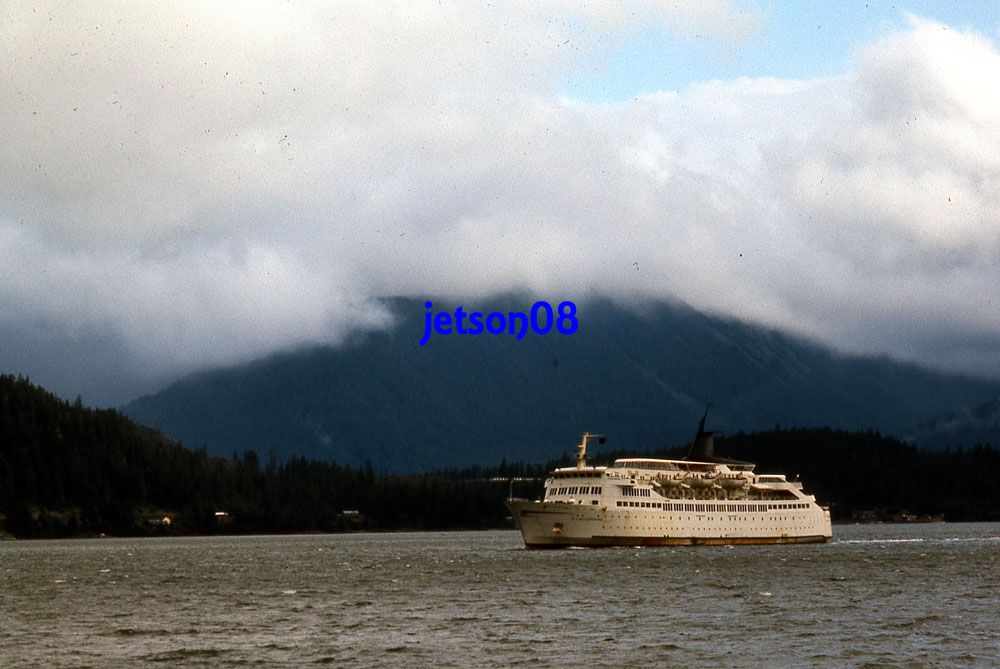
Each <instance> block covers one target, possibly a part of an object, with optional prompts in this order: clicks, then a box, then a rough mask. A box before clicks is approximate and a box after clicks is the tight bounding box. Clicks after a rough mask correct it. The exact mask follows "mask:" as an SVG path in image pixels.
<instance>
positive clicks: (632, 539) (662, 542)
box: [507, 499, 831, 549]
mask: <svg viewBox="0 0 1000 669" xmlns="http://www.w3.org/2000/svg"><path fill="white" fill-rule="evenodd" d="M507 507H508V508H509V509H510V512H511V515H512V516H513V518H514V521H515V523H516V524H517V526H518V529H520V530H521V535H522V537H523V539H524V545H525V547H526V548H529V549H556V548H575V547H582V548H610V547H616V546H626V547H627V546H635V547H638V546H727V545H730V546H731V545H763V544H819V543H826V542H827V541H829V539H830V534H831V533H830V532H829V530H828V529H826V530H825V531H824V529H823V527H822V525H820V527H816V528H815V530H814V531H812V532H810V531H806V532H803V533H789V532H781V533H774V534H771V533H768V532H766V531H765V532H763V533H743V532H740V531H739V530H737V529H736V528H731V529H730V531H726V532H717V533H704V532H703V533H701V535H700V536H699V535H698V534H696V533H694V532H690V531H686V530H687V528H685V527H684V523H678V524H668V523H664V524H662V526H659V527H656V528H655V529H652V528H650V529H651V530H652V531H647V532H646V533H640V532H635V530H632V531H629V532H628V533H627V534H616V533H614V532H613V531H611V532H609V531H608V530H612V527H609V525H611V526H613V525H615V523H614V522H613V518H609V514H608V511H607V509H597V508H593V507H590V508H588V507H579V506H576V505H567V504H551V503H546V502H532V501H527V500H514V499H511V500H508V501H507ZM581 516H583V517H582V518H581ZM827 518H828V516H827ZM825 520H826V522H825V525H826V526H827V528H828V527H829V520H828V519H825Z"/></svg>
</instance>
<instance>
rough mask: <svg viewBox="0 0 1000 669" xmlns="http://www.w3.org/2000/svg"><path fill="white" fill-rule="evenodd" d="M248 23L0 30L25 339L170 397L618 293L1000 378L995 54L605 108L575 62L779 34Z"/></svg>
mask: <svg viewBox="0 0 1000 669" xmlns="http://www.w3.org/2000/svg"><path fill="white" fill-rule="evenodd" d="M237 7H238V9H228V10H227V9H225V8H220V7H219V6H216V5H203V4H190V5H182V4H171V5H166V6H161V7H158V8H153V7H151V6H144V7H143V9H142V11H141V13H140V12H138V11H137V10H136V9H135V8H134V6H133V5H126V4H123V5H119V6H117V7H111V6H110V5H106V4H100V5H95V6H84V7H83V8H82V9H81V8H76V9H63V8H56V9H51V10H48V9H41V8H38V9H36V11H35V12H29V11H27V10H24V11H14V10H8V11H7V14H6V15H5V16H4V17H3V18H2V20H0V25H2V28H0V29H2V31H3V34H2V37H3V39H2V41H0V44H3V47H2V48H0V71H2V72H3V75H4V82H5V83H4V84H3V86H4V89H3V91H4V92H3V97H4V104H2V105H0V124H2V126H3V127H4V128H5V129H6V132H5V135H6V136H7V137H8V141H7V142H6V143H5V146H4V147H3V148H2V149H0V184H2V195H0V280H2V282H0V305H4V306H5V307H7V309H6V312H7V313H10V314H15V315H14V316H12V318H26V317H27V318H30V319H33V321H35V322H39V323H47V324H50V325H51V326H52V327H58V328H62V329H65V330H66V331H72V330H74V329H77V330H80V331H81V332H86V333H92V332H93V331H95V330H106V331H108V332H109V338H108V339H109V341H114V342H115V346H120V347H121V348H122V349H123V350H124V351H125V352H126V353H125V354H126V355H128V356H129V357H130V359H131V360H132V361H133V362H134V364H136V365H138V366H139V367H141V368H143V369H152V370H154V371H155V372H156V373H157V374H159V375H163V374H169V373H174V372H179V371H187V370H191V369H195V368H198V367H200V366H204V365H210V364H220V363H229V362H236V361H241V360H247V359H250V358H253V357H256V356H260V355H264V354H267V353H269V352H271V351H274V350H279V349H282V348H287V347H289V346H295V345H300V344H305V343H310V342H335V341H337V340H338V339H339V338H340V337H342V336H343V334H344V333H346V332H348V331H349V330H350V329H351V328H354V327H378V326H379V325H381V324H384V323H385V314H384V313H382V312H381V311H380V309H379V308H378V307H377V305H374V304H373V303H372V302H371V301H370V298H373V297H378V296H381V295H390V294H413V295H415V296H425V295H436V294H448V295H453V296H464V297H467V298H469V299H475V298H476V297H481V296H484V295H487V294H490V293H494V292H497V291H504V290H518V289H525V288H527V289H530V290H536V291H539V292H542V293H545V294H547V295H550V296H551V298H552V299H561V297H562V295H563V294H569V293H572V294H579V293H581V292H586V291H597V292H604V293H608V294H612V295H621V296H625V297H630V296H635V295H644V296H663V297H667V296H676V297H679V298H681V299H684V300H686V301H688V302H689V303H691V304H693V305H694V306H696V307H699V308H703V309H709V310H712V311H717V312H722V313H730V314H735V315H738V316H740V317H744V318H749V319H752V320H756V321H761V322H765V323H769V324H772V325H777V326H780V327H786V328H791V329H793V330H796V331H799V332H803V333H807V334H810V335H812V336H814V337H816V338H818V339H820V340H822V341H825V342H827V343H831V344H834V345H836V346H839V347H842V348H847V349H850V350H865V351H887V352H890V353H895V354H898V355H904V356H909V357H913V358H916V359H921V360H924V361H926V362H929V363H934V364H945V365H951V366H954V367H958V368H962V369H969V370H974V371H983V370H984V369H985V370H987V371H989V372H991V373H1000V368H998V367H997V364H996V363H992V364H993V366H992V367H986V366H984V362H983V360H982V358H983V355H982V351H983V350H989V351H991V352H992V351H994V350H995V345H996V343H997V338H996V332H997V330H998V325H1000V311H998V307H997V306H995V305H993V303H992V301H991V296H990V295H989V287H990V286H996V285H1000V276H998V269H997V268H998V267H1000V263H998V262H997V260H998V255H1000V235H998V234H997V232H998V223H997V220H996V218H995V215H994V212H996V211H1000V207H998V206H997V205H998V204H1000V203H998V201H997V200H998V197H1000V187H998V186H997V184H998V183H1000V180H998V179H997V177H998V176H1000V175H998V171H1000V162H998V161H1000V158H998V156H1000V146H998V142H1000V93H997V91H996V87H995V85H994V84H995V82H996V81H997V80H998V79H1000V77H998V75H1000V55H998V52H997V49H996V46H995V45H994V44H993V43H992V42H990V41H989V40H987V39H986V38H984V37H982V36H978V35H975V34H971V33H963V32H958V31H955V30H952V29H950V28H948V27H946V26H942V25H940V24H936V23H933V22H930V21H926V20H923V19H920V18H916V17H911V18H910V19H909V25H908V27H907V28H905V29H903V30H901V31H899V32H898V33H895V34H892V35H889V36H887V37H885V38H883V39H881V40H879V41H878V42H875V43H872V44H869V45H868V46H867V47H865V48H864V49H863V50H862V51H861V52H860V53H859V54H858V57H857V60H856V63H855V66H854V67H853V69H852V70H851V71H849V72H847V73H845V74H844V75H843V76H840V77H834V78H829V79H822V80H814V81H783V80H775V79H738V80H734V81H712V82H705V83H703V84H698V85H695V86H691V87H689V88H687V89H685V90H683V91H680V92H671V93H660V94H653V95H648V96H643V97H641V98H639V99H636V100H633V101H629V102H626V103H621V104H604V105H595V104H586V103H582V102H579V101H574V100H571V99H566V98H565V97H563V96H562V95H561V94H560V92H559V91H557V90H554V89H553V88H552V82H553V81H555V80H557V77H554V76H553V73H554V72H557V71H565V70H566V69H567V68H572V67H573V66H574V63H575V62H576V60H575V59H576V58H577V57H578V54H579V53H580V52H581V51H586V50H587V49H589V48H596V46H597V45H598V44H599V43H600V42H601V41H602V40H605V39H623V36H624V35H626V34H627V32H628V31H629V30H631V29H634V28H635V27H637V26H642V25H647V24H649V23H650V22H652V23H656V24H659V25H661V26H663V27H664V28H665V29H669V30H676V31H687V32H692V31H693V32H697V31H701V32H709V33H713V34H716V35H718V36H721V37H723V38H726V39H735V40H744V39H747V37H748V36H749V35H751V34H752V33H753V31H754V30H755V29H756V27H757V25H758V23H759V17H757V16H756V15H753V14H747V13H745V12H741V11H740V10H739V9H738V8H736V7H734V6H733V5H731V4H730V3H724V2H719V3H715V4H713V5H711V7H710V9H705V8H706V7H708V5H705V4H704V3H681V4H679V5H678V4H676V3H652V2H650V3H643V4H638V5H629V7H630V10H629V11H628V12H626V11H624V10H622V9H621V7H624V5H620V4H619V3H587V4H579V5H577V4H575V3H557V4H553V5H547V6H546V7H545V8H544V10H539V9H538V8H537V5H536V4H535V3H513V4H511V3H501V5H500V7H497V8H494V7H492V6H488V7H483V6H481V5H480V4H475V3H472V4H461V3H447V2H446V3H440V4H439V3H428V4H413V3H402V4H401V5H388V4H382V3H375V4H370V3H358V4H350V3H336V4H333V5H326V4H321V5H302V4H293V3H288V4H281V5H278V4H255V5H245V4H241V5H239V6H237ZM569 47H572V49H571V48H569ZM635 263H638V269H636V265H635ZM88 336H89V335H88ZM962 342H964V343H962ZM0 364H3V365H4V366H7V367H10V368H14V369H16V368H17V364H18V361H17V360H0Z"/></svg>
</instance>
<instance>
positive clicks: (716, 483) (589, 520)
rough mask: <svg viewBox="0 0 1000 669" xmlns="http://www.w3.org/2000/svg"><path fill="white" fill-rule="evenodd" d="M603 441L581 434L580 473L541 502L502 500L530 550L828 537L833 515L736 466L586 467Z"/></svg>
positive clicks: (782, 482)
mask: <svg viewBox="0 0 1000 669" xmlns="http://www.w3.org/2000/svg"><path fill="white" fill-rule="evenodd" d="M706 413H707V412H706ZM704 424H705V419H704V417H703V418H702V419H701V424H700V425H699V426H698V436H697V437H696V438H695V442H696V443H703V444H704V443H707V444H708V446H707V447H706V448H705V449H704V450H705V451H707V455H708V456H709V457H710V456H711V436H712V433H710V432H705V431H704ZM599 437H600V435H592V434H590V433H589V432H587V433H585V434H584V435H583V440H582V441H581V442H580V444H579V446H577V453H576V466H575V467H560V468H558V469H555V470H554V471H553V472H552V473H551V474H550V475H549V478H548V479H546V481H545V493H544V496H543V498H542V499H540V500H537V501H534V502H532V501H529V500H524V499H514V498H511V499H508V500H507V507H508V508H509V509H510V512H511V515H512V516H513V517H514V521H515V522H516V523H517V526H518V527H519V528H520V529H521V534H522V536H523V537H524V544H525V546H527V547H528V548H561V547H567V546H674V545H693V544H805V543H821V542H824V541H826V540H828V539H829V538H830V537H831V536H832V534H833V533H832V531H831V527H830V512H829V510H828V509H826V508H824V507H822V506H820V505H819V504H817V503H816V498H815V497H813V496H812V495H806V494H805V493H804V492H803V490H802V484H801V483H799V482H798V481H797V480H796V481H789V480H787V479H786V478H785V477H784V476H783V475H780V474H756V473H754V471H753V470H754V465H753V464H752V463H749V462H739V461H736V460H715V461H711V462H704V461H698V460H688V459H684V460H660V459H654V458H619V459H617V460H615V462H614V464H612V465H610V466H607V467H588V466H587V462H586V453H587V442H588V441H589V440H591V439H595V438H599Z"/></svg>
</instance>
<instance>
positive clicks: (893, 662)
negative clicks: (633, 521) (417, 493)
mask: <svg viewBox="0 0 1000 669" xmlns="http://www.w3.org/2000/svg"><path fill="white" fill-rule="evenodd" d="M834 532H835V535H836V537H835V539H834V541H833V542H832V543H829V544H822V545H811V546H737V547H678V548H644V549H634V548H618V549H598V550H565V551H553V552H549V551H526V550H524V549H523V548H522V543H521V538H520V535H519V534H518V533H515V532H481V533H434V534H416V533H415V534H356V535H319V536H294V537H225V538H183V539H95V540H71V541H38V542H26V541H25V542H8V543H0V665H3V666H18V665H32V666H47V667H80V666H95V667H103V666H135V665H147V664H159V665H160V666H199V665H200V666H247V665H252V664H258V665H264V666H276V665H277V666H281V665H284V666H303V665H309V664H330V665H333V666H385V665H386V664H389V663H390V662H391V663H393V664H400V665H403V666H442V667H468V666H480V667H491V666H492V667H509V666H513V665H516V664H521V663H527V664H528V665H530V666H574V667H592V666H608V667H612V666H613V667H621V666H676V665H689V666H748V665H749V666H817V665H818V666H864V665H868V666H899V665H905V666H970V665H971V666H995V665H996V663H997V662H998V658H1000V633H998V631H997V627H998V618H1000V609H998V605H1000V571H998V570H997V568H996V565H997V563H998V561H1000V524H954V525H953V524H948V525H945V524H936V525H868V526H846V527H845V526H839V527H836V528H835V529H834Z"/></svg>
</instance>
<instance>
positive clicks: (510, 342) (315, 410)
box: [124, 296, 1000, 472]
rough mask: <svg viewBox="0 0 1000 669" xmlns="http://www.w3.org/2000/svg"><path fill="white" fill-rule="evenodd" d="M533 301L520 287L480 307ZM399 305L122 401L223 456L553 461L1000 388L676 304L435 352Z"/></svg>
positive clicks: (449, 341) (945, 406) (594, 312)
mask: <svg viewBox="0 0 1000 669" xmlns="http://www.w3.org/2000/svg"><path fill="white" fill-rule="evenodd" d="M531 303H532V300H530V299H527V298H522V297H517V296H512V297H507V298H504V299H499V300H494V301H491V303H489V304H477V305H475V308H476V309H477V310H479V309H482V310H483V311H492V310H497V311H504V312H506V311H509V310H511V309H513V310H517V311H525V310H527V309H528V308H530V305H531ZM389 304H390V306H391V307H392V309H393V310H394V312H395V313H396V314H397V315H398V319H397V322H396V325H395V326H394V327H392V328H390V329H388V330H385V331H379V332H371V333H367V334H364V335H358V336H356V337H355V338H353V339H351V340H350V341H348V342H346V343H345V344H344V345H342V346H340V347H337V348H329V347H326V348H314V349H311V350H303V351H298V352H293V353H284V354H280V355H274V356H272V357H269V358H267V359H262V360H258V361H255V362H252V363H250V364H247V365H243V366H238V367H232V368H227V369H216V370H211V371H206V372H202V373H199V374H196V375H193V376H190V377H187V378H184V379H182V380H180V381H178V382H176V383H173V384H172V385H170V386H168V387H167V388H165V389H163V390H162V391H160V392H158V393H155V394H153V395H149V396H146V397H142V398H140V399H138V400H135V401H134V402H132V403H130V404H129V405H127V406H126V407H124V411H125V412H126V413H127V414H128V415H129V416H131V417H133V418H134V419H135V420H137V421H139V422H140V423H143V424H146V425H149V426H151V427H154V428H156V429H158V430H161V431H163V432H165V433H166V434H169V435H171V436H172V437H175V438H177V439H180V440H182V441H183V442H184V443H186V444H188V445H190V446H202V445H203V446H205V447H206V448H207V450H208V451H209V452H210V453H213V454H225V455H228V454H232V453H234V452H240V453H242V452H243V451H245V450H248V449H252V450H255V451H257V452H258V453H260V454H261V455H264V456H267V455H268V454H273V455H274V456H276V457H277V458H278V459H279V460H284V459H287V458H289V457H293V456H304V457H309V458H315V459H321V460H332V461H336V462H338V463H341V464H347V465H353V466H359V465H363V464H365V463H369V462H370V463H371V464H372V465H373V466H374V467H375V468H376V469H377V470H384V471H398V472H408V471H421V470H429V469H437V468H442V467H460V466H466V465H471V464H476V463H488V462H496V461H499V460H500V459H501V458H507V459H509V460H519V461H529V462H537V461H541V460H544V459H546V458H548V457H552V456H558V455H559V454H561V453H564V452H566V451H568V450H571V449H572V447H573V445H574V444H575V443H576V441H577V440H578V439H579V435H580V433H581V432H582V431H583V430H585V429H590V430H593V431H598V430H599V431H601V432H603V433H605V434H607V435H608V436H609V437H610V445H613V446H614V447H616V448H632V449H637V450H650V449H655V448H662V447H664V446H670V445H675V444H680V443H683V442H684V441H686V440H687V439H688V438H689V437H690V436H691V434H692V432H693V431H694V427H695V425H696V422H697V420H698V418H700V416H701V413H702V411H703V410H704V408H705V406H706V404H708V403H711V404H712V412H711V415H710V420H709V427H710V429H716V430H723V431H730V432H735V431H738V430H745V431H750V430H758V429H764V428H771V427H773V426H775V425H778V424H780V425H782V426H820V425H822V426H830V427H834V428H844V429H877V430H881V431H884V432H888V433H893V432H896V431H899V430H901V429H903V428H904V427H906V426H909V425H913V424H916V423H918V422H920V421H922V420H925V419H926V418H927V417H928V416H934V415H937V414H940V413H942V412H945V411H950V410H954V409H956V408H958V407H961V406H965V405H970V404H975V403H979V402H982V401H983V399H984V398H987V397H993V396H997V395H998V394H1000V382H996V381H986V380H978V379H970V378H966V377H961V376H957V375H948V374H942V373H938V372H932V371H928V370H926V369H923V368H920V367H917V366H914V365H909V364H901V363H898V362H895V361H893V360H890V359H888V358H885V357H880V358H864V357H851V356H843V355H838V354H836V353H834V352H832V351H830V350H828V349H825V348H823V347H821V346H818V345H816V344H813V343H811V342H808V341H805V340H802V339H799V338H796V337H793V336H789V335H787V334H783V333H781V332H778V331H775V330H771V329H765V328H761V327H758V326H754V325H750V324H747V323H743V322H740V321H737V320H733V319H726V318H719V317H714V316H709V315H705V314H702V313H699V312H697V311H695V310H693V309H691V308H689V307H685V306H681V305H675V304H664V303H651V304H645V305H643V306H641V307H634V306H622V305H619V304H616V303H612V302H610V301H606V300H597V299H591V300H581V301H578V303H577V304H578V307H579V311H578V319H579V324H580V325H579V330H578V331H577V332H576V333H574V334H571V335H561V334H558V333H556V332H555V331H553V332H551V333H549V334H547V335H544V336H541V335H537V334H534V333H531V332H529V333H528V334H527V335H526V336H525V337H524V339H522V340H517V339H516V338H514V337H512V336H493V335H489V334H482V335H477V336H471V335H465V336H462V335H456V334H452V335H448V336H444V335H434V336H432V338H431V340H430V341H429V342H428V343H427V345H426V346H423V347H421V346H419V345H418V343H417V342H418V340H419V339H420V338H421V337H422V335H423V332H424V313H425V308H424V305H423V301H417V300H410V299H394V300H392V301H390V303H389ZM436 304H437V303H436ZM455 306H456V305H454V304H451V305H446V304H443V303H442V304H438V305H437V307H436V309H441V310H445V309H451V310H453V309H454V307H455ZM465 306H466V311H470V310H472V308H473V306H472V305H465ZM610 445H609V446H610Z"/></svg>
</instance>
